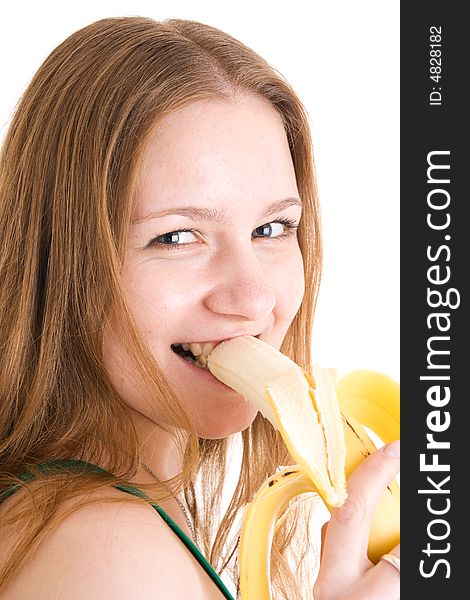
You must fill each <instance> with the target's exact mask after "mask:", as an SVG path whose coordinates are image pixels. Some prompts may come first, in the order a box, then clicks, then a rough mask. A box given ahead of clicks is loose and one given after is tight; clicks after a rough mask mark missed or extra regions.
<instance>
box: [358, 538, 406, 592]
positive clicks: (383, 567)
mask: <svg viewBox="0 0 470 600" xmlns="http://www.w3.org/2000/svg"><path fill="white" fill-rule="evenodd" d="M389 554H392V555H393V556H396V557H397V558H398V559H399V558H400V545H398V546H396V547H395V548H394V549H393V550H392V551H391V552H389ZM364 587H367V591H368V592H372V593H377V594H378V596H377V597H378V598H379V597H380V598H381V599H383V600H396V599H397V598H400V571H399V570H398V569H397V568H396V567H395V566H394V565H393V564H391V563H390V562H387V561H385V560H382V559H381V560H379V562H378V563H377V564H376V565H375V566H374V567H373V568H372V569H370V570H369V572H368V573H367V576H366V577H365V580H364Z"/></svg>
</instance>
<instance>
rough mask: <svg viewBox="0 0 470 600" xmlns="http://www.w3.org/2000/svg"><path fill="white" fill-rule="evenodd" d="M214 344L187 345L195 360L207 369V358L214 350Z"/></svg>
mask: <svg viewBox="0 0 470 600" xmlns="http://www.w3.org/2000/svg"><path fill="white" fill-rule="evenodd" d="M215 346H216V344H212V343H210V342H206V343H204V344H202V346H201V344H198V343H197V342H195V343H193V344H189V349H190V350H191V352H192V353H193V354H194V356H195V357H196V360H197V361H199V362H200V363H201V365H202V366H203V367H207V357H208V356H209V354H210V353H211V352H212V350H213V349H214V348H215Z"/></svg>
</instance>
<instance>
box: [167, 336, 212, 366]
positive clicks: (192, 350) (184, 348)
mask: <svg viewBox="0 0 470 600" xmlns="http://www.w3.org/2000/svg"><path fill="white" fill-rule="evenodd" d="M216 346H217V343H215V342H202V343H198V342H191V343H189V344H188V343H181V344H171V349H172V350H173V352H174V353H175V354H179V356H182V357H183V358H184V359H185V360H186V361H188V362H190V363H191V364H193V365H196V366H197V367H200V368H201V369H206V370H208V369H207V357H208V356H209V354H210V353H211V352H212V350H213V349H214V348H215V347H216Z"/></svg>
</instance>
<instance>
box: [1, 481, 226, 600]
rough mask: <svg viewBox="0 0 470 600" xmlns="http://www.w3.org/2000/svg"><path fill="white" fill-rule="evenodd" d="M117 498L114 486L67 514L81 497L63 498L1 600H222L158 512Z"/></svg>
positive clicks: (207, 577) (120, 495) (213, 585)
mask: <svg viewBox="0 0 470 600" xmlns="http://www.w3.org/2000/svg"><path fill="white" fill-rule="evenodd" d="M122 496H123V494H122V492H118V491H117V490H111V491H110V492H108V491H107V492H106V496H104V495H103V492H94V493H93V494H92V495H91V497H90V498H89V500H90V501H89V502H87V503H86V504H84V505H83V506H79V507H78V508H74V510H73V511H72V512H70V513H68V509H69V508H71V507H72V502H75V503H77V500H81V499H75V500H74V501H67V502H66V503H64V505H63V506H61V508H60V512H61V513H62V516H64V515H65V516H64V518H63V520H62V521H61V522H60V523H59V524H58V525H57V526H56V527H55V528H54V529H53V530H52V531H51V532H49V533H47V534H46V535H45V537H44V539H43V540H42V541H41V543H40V544H39V546H38V548H37V551H36V552H35V553H34V555H32V556H31V558H30V559H28V560H27V561H26V563H25V565H24V566H23V567H22V569H21V570H20V572H19V573H18V575H17V576H16V577H15V578H14V579H13V580H12V582H11V583H9V584H8V586H6V588H5V590H4V591H2V592H0V600H14V599H15V600H17V599H18V598H30V599H31V600H46V599H47V600H50V599H51V598H61V600H79V599H83V598H94V599H96V600H108V599H111V598H112V599H113V600H120V599H121V598H122V599H124V598H125V599H126V600H127V599H128V598H136V599H137V598H139V600H145V599H147V598H148V599H149V600H150V599H151V600H157V599H158V598H162V599H163V598H165V599H167V598H174V599H175V600H178V599H180V598H181V599H183V598H185V599H186V598H188V597H191V598H195V599H197V598H200V599H201V600H202V599H204V600H207V599H212V598H213V599H214V600H216V599H217V600H220V598H222V595H221V593H220V592H219V591H218V589H217V588H216V586H215V584H214V583H213V582H212V581H211V579H210V578H209V576H208V575H207V573H206V572H205V571H204V570H203V569H202V567H201V565H200V564H199V563H198V562H197V560H196V559H195V557H194V556H193V555H192V554H191V552H190V551H189V549H188V548H187V547H186V546H185V545H184V544H183V542H182V541H181V540H180V539H179V538H178V537H177V536H176V535H175V533H174V532H173V531H172V530H171V529H170V528H169V527H168V525H167V524H166V523H165V522H164V521H163V519H162V518H161V517H160V516H159V515H158V513H157V512H156V511H155V509H154V508H153V507H152V506H151V505H150V504H145V503H135V502H128V501H126V500H124V499H122ZM9 539H10V540H12V536H9ZM4 551H5V547H4Z"/></svg>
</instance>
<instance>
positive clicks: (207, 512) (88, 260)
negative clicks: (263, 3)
mask: <svg viewBox="0 0 470 600" xmlns="http://www.w3.org/2000/svg"><path fill="white" fill-rule="evenodd" d="M237 93H244V94H252V95H254V96H257V97H261V98H264V99H265V100H267V101H268V102H269V103H270V104H271V105H272V106H273V108H274V109H275V110H276V111H277V112H278V114H279V115H280V117H281V119H282V121H283V123H284V127H285V132H286V136H287V139H288V143H289V147H290V151H291V155H292V160H293V164H294V168H295V173H296V178H297V185H298V189H299V192H300V196H301V198H302V199H303V202H304V209H303V215H302V219H301V222H300V227H299V230H298V240H299V244H300V248H301V250H302V255H303V261H304V269H305V297H304V299H303V302H302V305H301V307H300V309H299V311H298V313H297V315H296V316H295V318H294V320H293V322H292V324H291V326H290V328H289V330H288V333H287V335H286V337H285V340H284V343H283V345H282V348H281V350H282V352H284V353H285V354H287V355H288V356H290V357H291V358H292V359H293V360H294V361H295V362H297V363H298V364H299V365H301V366H302V367H303V368H305V369H307V370H308V369H309V368H310V360H311V358H310V342H311V332H312V320H313V313H314V307H315V302H316V297H317V291H318V285H319V279H320V269H321V240H320V225H319V210H318V205H317V194H316V186H315V173H314V166H313V156H312V149H311V138H310V132H309V126H308V119H307V116H306V113H305V111H304V109H303V107H302V104H301V103H300V101H299V100H298V98H297V96H296V94H295V93H294V92H293V90H292V89H291V87H290V86H289V85H288V84H287V82H286V81H285V80H284V79H283V77H282V76H280V74H279V73H277V72H276V71H275V70H274V69H273V68H272V67H270V66H269V65H268V63H267V62H266V61H265V60H263V59H262V58H261V57H260V56H258V55H257V54H256V53H255V52H253V51H252V50H251V49H249V48H247V47H246V46H244V45H243V44H242V43H240V42H239V41H237V40H235V39H234V38H232V37H231V36H229V35H227V34H225V33H223V32H221V31H219V30H217V29H215V28H213V27H209V26H207V25H203V24H201V23H197V22H193V21H184V20H177V19H172V20H167V21H164V22H156V21H154V20H152V19H148V18H143V17H122V18H110V19H103V20H100V21H97V22H95V23H92V24H91V25H89V26H87V27H85V28H83V29H81V30H79V31H77V32H76V33H74V34H73V35H71V36H70V37H69V38H67V39H66V40H65V41H64V42H63V43H62V44H60V45H59V46H58V47H57V48H56V49H55V50H54V51H53V52H52V53H51V54H50V55H49V56H48V57H47V59H46V60H45V61H44V63H43V64H42V66H41V67H40V68H39V70H38V71H37V73H36V74H35V76H34V77H33V79H32V81H31V83H30V85H29V86H28V88H27V89H26V91H25V93H24V95H23V97H22V98H21V100H20V102H19V104H18V106H17V108H16V111H15V115H14V117H13V120H12V122H11V125H10V127H9V129H8V132H7V134H6V137H5V141H4V145H3V148H2V152H1V159H0V161H1V162H0V283H1V286H0V494H1V493H2V492H3V491H4V490H6V489H7V488H8V487H10V486H12V485H14V484H15V483H17V482H18V481H19V480H18V476H19V474H21V473H22V472H24V471H27V470H31V469H34V467H35V465H38V464H39V463H41V462H43V461H46V460H51V459H61V458H71V457H74V458H81V459H85V460H90V461H92V462H95V463H97V464H100V465H101V466H102V467H103V468H105V469H106V470H108V471H110V472H111V473H113V474H114V475H115V476H116V478H117V479H118V480H119V481H123V480H124V481H126V480H128V479H129V478H131V477H132V476H134V475H135V473H136V472H137V468H138V465H139V462H140V457H139V447H138V444H137V436H136V432H135V430H134V429H133V426H132V423H131V420H130V418H129V414H128V412H127V410H126V405H125V403H124V402H123V400H122V399H121V398H120V397H119V395H118V394H117V392H116V391H115V390H114V389H113V387H112V386H111V384H110V382H109V380H108V377H107V374H106V370H105V369H104V366H103V359H102V345H103V330H104V325H105V324H106V320H107V318H108V317H109V315H110V312H111V310H113V314H117V315H118V317H119V318H118V320H119V322H120V323H121V324H122V332H121V333H122V335H123V339H124V340H125V343H126V346H127V348H128V351H129V352H130V354H131V355H132V356H134V358H135V360H136V362H137V364H138V366H139V369H140V371H141V373H142V377H144V378H145V381H146V382H147V385H148V387H149V389H150V390H152V397H153V398H155V402H156V403H164V404H165V410H166V412H167V414H168V415H169V420H170V423H171V424H172V425H173V426H174V428H175V431H177V430H180V429H181V428H182V429H186V430H187V431H190V432H191V435H190V437H189V442H187V443H185V446H184V448H182V449H183V450H184V452H185V463H184V469H183V472H182V473H181V475H180V476H179V477H177V478H176V479H175V480H174V481H173V482H172V483H173V484H174V485H175V486H176V488H177V490H183V491H184V493H185V497H186V501H187V502H188V506H189V508H190V512H191V515H192V517H193V520H194V524H195V527H196V530H197V535H198V543H199V544H200V547H201V549H202V550H203V552H204V553H205V554H206V556H207V557H208V558H209V560H210V561H211V562H212V564H213V565H214V567H215V568H216V570H218V571H219V572H223V571H224V570H225V569H227V570H228V571H229V572H231V573H232V577H233V578H234V580H235V583H236V573H237V561H236V552H235V550H236V545H237V540H238V534H239V529H240V523H239V516H240V512H241V509H242V508H243V506H244V505H245V504H246V503H247V502H248V501H250V500H251V499H252V496H253V494H254V492H255V491H256V490H257V489H258V488H259V486H260V485H261V483H262V482H263V481H264V480H265V478H266V477H268V476H269V475H271V474H272V473H273V472H274V471H275V470H276V467H278V466H279V465H287V464H291V463H292V459H291V457H290V456H289V455H288V453H287V451H286V449H285V447H284V444H283V443H282V440H281V439H280V437H279V435H278V433H277V432H276V431H274V430H273V428H272V427H271V425H270V424H269V423H268V422H267V421H266V420H265V419H263V418H262V417H260V416H258V417H257V418H256V419H255V421H254V423H253V424H252V426H251V427H249V428H248V429H247V430H245V431H243V432H242V433H240V434H236V435H235V436H231V438H228V439H224V440H204V439H198V438H197V436H196V434H195V432H194V430H193V429H192V427H191V423H189V421H188V419H187V417H186V415H185V414H184V412H183V411H182V409H181V406H180V404H179V403H178V400H177V398H176V397H175V395H174V394H173V393H172V389H171V387H170V386H169V384H168V383H167V381H166V380H165V378H164V376H163V374H162V373H161V371H160V370H159V368H158V365H157V364H156V363H155V361H154V360H153V359H152V356H151V355H150V353H149V352H148V350H147V349H146V347H145V344H144V343H143V342H142V340H141V339H140V337H139V332H138V330H137V328H136V327H135V324H134V322H133V320H132V317H131V313H130V311H129V308H128V306H127V304H126V301H125V294H124V291H123V287H122V282H121V270H122V265H123V258H124V255H125V252H126V244H127V239H128V232H129V226H130V221H131V216H132V209H133V202H134V198H135V190H136V185H137V178H138V174H139V169H140V164H141V160H142V157H143V154H144V150H145V147H146V143H147V141H148V139H149V136H150V133H151V131H152V130H153V128H154V127H155V125H156V124H157V123H158V121H159V119H161V117H162V116H163V115H165V114H167V113H169V112H171V111H175V110H177V109H178V108H179V107H182V106H184V105H187V104H188V103H190V102H193V101H196V100H201V99H210V98H218V99H220V98H225V99H229V100H230V98H231V97H233V96H234V95H236V94H237ZM236 441H239V442H240V448H241V465H240V475H239V480H238V482H237V485H236V488H235V490H234V492H233V496H232V497H231V501H230V504H229V506H228V509H227V510H226V511H224V514H223V515H221V519H220V521H219V522H217V523H215V524H214V518H213V515H214V514H215V512H214V511H216V510H217V508H218V507H219V506H220V501H221V497H222V490H223V482H224V477H225V471H226V456H227V453H228V452H229V450H230V449H231V448H232V445H233V443H234V442H236ZM178 443H179V444H183V441H182V440H181V439H178ZM196 477H200V478H201V479H202V480H203V481H204V485H203V488H202V494H203V495H202V498H201V496H200V495H199V494H198V496H197V502H196V493H195V481H196ZM109 483H110V480H109V478H108V479H107V478H103V477H98V476H91V475H83V474H81V475H79V474H75V475H70V476H68V477H63V476H60V475H54V476H49V477H41V478H39V479H38V480H36V481H35V482H32V483H29V484H28V487H30V489H31V490H33V492H32V493H31V494H24V495H19V496H18V498H19V499H18V500H17V501H16V502H13V499H14V497H12V498H11V499H10V500H9V503H8V510H3V511H0V526H4V527H6V526H7V525H9V524H12V523H15V527H16V529H15V531H16V535H17V543H16V546H15V550H14V551H13V552H12V553H11V555H10V556H9V557H8V559H5V561H3V563H2V564H0V586H1V585H2V584H5V583H6V582H7V581H8V580H9V579H10V578H11V577H13V576H14V574H15V573H16V572H17V571H18V569H19V568H20V567H21V565H22V562H23V560H24V559H25V558H26V557H27V556H28V553H30V552H31V551H32V550H33V549H34V548H35V544H37V543H38V541H39V540H40V539H41V538H42V537H43V536H44V535H45V533H46V532H47V531H49V530H50V529H51V527H53V526H54V525H55V524H57V519H56V517H55V516H54V511H55V510H56V509H57V507H58V506H59V504H60V503H61V502H63V500H64V499H65V498H67V497H70V496H73V495H78V494H79V493H83V492H84V491H87V490H88V491H90V490H92V489H96V488H98V487H100V486H101V487H103V486H108V485H109ZM153 492H154V496H155V495H156V497H158V490H157V489H156V488H155V487H154V488H153ZM123 496H124V495H123ZM129 500H130V501H132V499H131V498H129ZM300 514H301V513H300V512H299V513H295V514H294V517H296V518H294V519H291V520H290V524H289V522H288V524H287V525H286V526H285V527H282V528H281V529H280V531H279V533H278V534H277V536H276V538H275V544H274V549H273V554H272V575H273V585H274V587H275V589H276V597H279V598H281V597H283V598H289V600H292V599H293V598H305V597H306V596H305V591H302V582H301V581H299V578H298V576H297V575H298V563H297V564H296V567H295V569H294V568H293V566H292V564H289V561H288V560H287V549H288V547H289V545H290V543H291V541H292V540H293V539H294V538H295V537H296V534H302V533H303V531H304V530H305V518H304V517H302V519H303V520H301V519H300V517H299V515H300ZM310 590H311V588H310Z"/></svg>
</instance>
